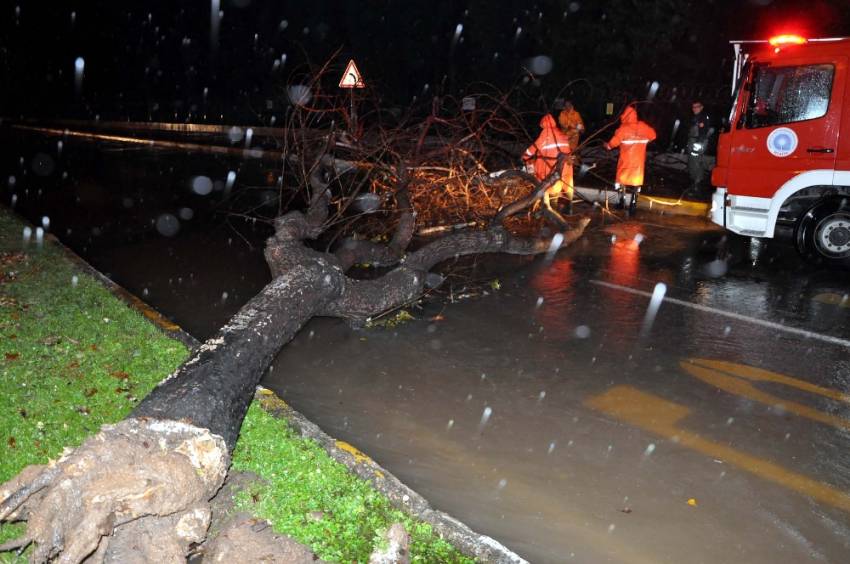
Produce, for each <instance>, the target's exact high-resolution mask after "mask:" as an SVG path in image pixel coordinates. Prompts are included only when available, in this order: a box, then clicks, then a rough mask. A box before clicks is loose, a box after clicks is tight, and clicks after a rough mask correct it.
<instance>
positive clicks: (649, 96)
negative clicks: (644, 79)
mask: <svg viewBox="0 0 850 564" xmlns="http://www.w3.org/2000/svg"><path fill="white" fill-rule="evenodd" d="M659 86H660V84H658V81H657V80H654V81H652V84H650V85H649V92H648V93H647V95H646V99H647V100H652V99H653V98H655V95H656V94H658V87H659Z"/></svg>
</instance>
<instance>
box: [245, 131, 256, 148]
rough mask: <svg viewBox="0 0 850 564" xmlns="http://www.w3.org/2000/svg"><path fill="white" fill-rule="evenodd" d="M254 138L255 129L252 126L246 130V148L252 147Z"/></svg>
mask: <svg viewBox="0 0 850 564" xmlns="http://www.w3.org/2000/svg"><path fill="white" fill-rule="evenodd" d="M253 138H254V130H253V129H251V128H250V127H249V128H248V130H247V131H246V132H245V148H246V149H249V148H250V147H251V139H253Z"/></svg>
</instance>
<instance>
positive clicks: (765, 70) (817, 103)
mask: <svg viewBox="0 0 850 564" xmlns="http://www.w3.org/2000/svg"><path fill="white" fill-rule="evenodd" d="M834 74H835V66H834V65H829V64H822V65H799V66H787V67H774V66H769V65H756V66H755V68H754V69H753V82H752V86H751V87H750V91H751V95H750V97H749V101H748V103H747V113H746V116H745V119H744V125H745V127H747V128H748V129H752V128H758V127H768V126H774V125H780V124H785V123H793V122H798V121H805V120H810V119H817V118H819V117H823V116H825V115H826V112H827V110H828V109H829V97H830V93H831V92H832V79H833V76H834Z"/></svg>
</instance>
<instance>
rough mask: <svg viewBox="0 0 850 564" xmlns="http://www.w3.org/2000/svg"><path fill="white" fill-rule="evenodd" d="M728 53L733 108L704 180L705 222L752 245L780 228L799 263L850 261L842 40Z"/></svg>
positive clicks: (782, 41) (848, 111) (849, 44)
mask: <svg viewBox="0 0 850 564" xmlns="http://www.w3.org/2000/svg"><path fill="white" fill-rule="evenodd" d="M733 46H734V48H735V54H736V65H735V77H734V82H735V83H736V84H735V85H734V87H733V88H734V96H733V98H734V101H733V107H732V111H731V114H730V116H729V122H728V125H727V126H726V127H725V128H724V132H723V133H721V135H720V137H719V139H718V145H717V166H716V167H715V168H714V170H713V171H712V175H711V181H712V184H713V185H714V186H716V187H717V188H716V190H715V192H714V196H713V199H712V207H711V219H712V221H714V222H715V223H717V224H719V225H722V226H724V227H725V228H727V229H729V230H731V231H733V232H735V233H739V234H741V235H746V236H750V237H773V236H774V234H775V232H776V229H777V226H787V227H789V228H793V234H794V241H795V244H796V246H797V249H798V250H799V251H800V252H801V253H802V254H803V255H804V256H806V257H809V258H813V259H816V260H819V261H823V262H831V263H844V264H848V263H850V79H848V76H847V74H848V66H847V65H848V59H850V38H834V39H808V40H807V39H804V38H801V37H798V36H780V37H775V38H771V39H770V40H768V41H751V42H744V41H739V42H733ZM745 49H749V50H750V51H751V52H749V53H747V52H745ZM845 104H847V105H848V107H847V108H845V107H844V106H845Z"/></svg>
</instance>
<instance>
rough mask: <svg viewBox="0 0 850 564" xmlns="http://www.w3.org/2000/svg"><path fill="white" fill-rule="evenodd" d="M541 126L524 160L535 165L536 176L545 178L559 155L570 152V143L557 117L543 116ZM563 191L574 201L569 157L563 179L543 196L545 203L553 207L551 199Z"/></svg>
mask: <svg viewBox="0 0 850 564" xmlns="http://www.w3.org/2000/svg"><path fill="white" fill-rule="evenodd" d="M540 127H542V128H543V131H541V132H540V135H538V136H537V140H536V141H534V143H532V145H531V146H530V147H529V148H528V149H526V150H525V154H523V156H522V160H524V161H525V162H526V163H531V164H532V165H533V167H534V176H535V178H537V179H538V180H543V179H544V178H546V177H547V176H549V173H550V172H552V169H553V168H555V163H556V162H557V161H558V156H559V155H561V154H569V153H570V143H569V141H568V140H567V136H566V135H564V133H562V132H561V130H560V129H558V124H557V123H555V118H553V117H552V116H551V115H549V114H546V115H545V116H543V118H542V119H541V120H540ZM562 191H565V192H566V196H567V199H568V200H569V201H572V199H573V165H572V162H571V161H570V159H569V158H567V159H566V160H565V161H564V165H563V167H562V168H561V179H560V180H559V181H558V182H556V183H555V184H554V185H553V186H552V187H551V188H550V189H549V190H547V191H546V194H545V195H544V196H543V203H544V204H546V206H547V207H549V208H550V209H551V207H552V206H551V204H550V199H555V200H556V199H557V198H558V196H559V195H560V194H561V192H562Z"/></svg>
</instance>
